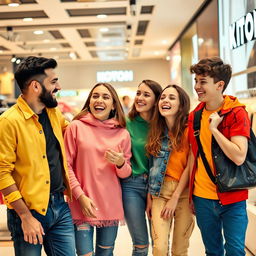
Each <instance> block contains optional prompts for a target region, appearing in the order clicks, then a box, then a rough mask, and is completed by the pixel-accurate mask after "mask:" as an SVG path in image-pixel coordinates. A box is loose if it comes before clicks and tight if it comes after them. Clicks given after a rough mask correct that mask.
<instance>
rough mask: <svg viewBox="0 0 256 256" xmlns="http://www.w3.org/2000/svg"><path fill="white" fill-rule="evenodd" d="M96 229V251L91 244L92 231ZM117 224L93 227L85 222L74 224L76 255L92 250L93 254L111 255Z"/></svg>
mask: <svg viewBox="0 0 256 256" xmlns="http://www.w3.org/2000/svg"><path fill="white" fill-rule="evenodd" d="M94 229H96V246H95V247H96V251H95V254H94V253H93V252H94V246H93V233H94ZM117 230H118V226H111V227H101V228H97V227H93V226H90V225H89V224H87V223H84V224H81V225H75V238H76V253H77V255H78V256H80V255H84V254H87V253H90V252H92V255H95V256H113V251H114V246H115V240H116V236H117Z"/></svg>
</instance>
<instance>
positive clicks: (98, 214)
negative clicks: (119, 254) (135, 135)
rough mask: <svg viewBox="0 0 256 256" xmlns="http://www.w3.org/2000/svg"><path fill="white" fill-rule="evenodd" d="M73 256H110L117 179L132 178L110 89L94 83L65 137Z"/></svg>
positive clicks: (119, 211)
mask: <svg viewBox="0 0 256 256" xmlns="http://www.w3.org/2000/svg"><path fill="white" fill-rule="evenodd" d="M65 143H66V151H67V159H68V166H69V175H70V182H71V188H72V193H73V200H72V201H70V202H69V206H70V209H71V213H72V217H73V220H74V223H75V235H76V249H77V254H78V255H88V256H89V255H94V254H93V251H94V246H93V232H94V229H95V228H96V246H95V247H96V251H95V255H97V256H103V255H104V256H105V255H106V256H111V255H113V250H114V243H115V239H116V236H117V229H118V225H119V223H121V222H123V220H124V212H123V206H122V192H121V187H120V183H119V178H126V177H128V176H129V175H130V174H131V166H130V158H131V141H130V135H129V133H128V131H127V130H126V129H125V118H124V113H123V110H122V107H121V103H120V101H119V99H118V96H117V93H116V91H115V89H114V88H113V87H112V86H111V85H110V84H107V83H99V84H96V85H95V86H94V87H93V88H92V90H91V92H90V94H89V96H88V99H87V100H86V102H85V105H84V107H83V109H82V110H81V112H80V113H79V114H78V115H77V116H76V117H75V118H74V121H72V122H71V124H70V125H69V127H68V128H67V130H66V133H65Z"/></svg>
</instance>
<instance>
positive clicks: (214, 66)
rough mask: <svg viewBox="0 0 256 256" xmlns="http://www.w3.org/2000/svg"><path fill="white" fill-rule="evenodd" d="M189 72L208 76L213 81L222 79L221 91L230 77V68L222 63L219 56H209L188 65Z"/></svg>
mask: <svg viewBox="0 0 256 256" xmlns="http://www.w3.org/2000/svg"><path fill="white" fill-rule="evenodd" d="M190 72H191V73H192V74H196V75H202V76H210V77H212V78H213V81H214V83H217V82H219V81H224V83H225V84H224V87H223V91H222V92H224V91H225V89H226V88H227V86H228V83H229V81H230V78H231V74H232V68H231V66H230V65H228V64H224V63H223V61H222V59H221V58H219V57H211V58H205V59H202V60H200V61H199V62H198V63H197V64H195V65H192V66H191V67H190Z"/></svg>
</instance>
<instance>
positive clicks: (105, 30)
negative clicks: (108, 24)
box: [100, 28, 109, 32]
mask: <svg viewBox="0 0 256 256" xmlns="http://www.w3.org/2000/svg"><path fill="white" fill-rule="evenodd" d="M108 31H109V28H100V32H108Z"/></svg>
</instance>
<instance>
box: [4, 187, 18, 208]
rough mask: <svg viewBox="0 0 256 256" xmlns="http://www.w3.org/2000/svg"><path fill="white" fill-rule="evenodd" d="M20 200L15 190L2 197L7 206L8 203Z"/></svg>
mask: <svg viewBox="0 0 256 256" xmlns="http://www.w3.org/2000/svg"><path fill="white" fill-rule="evenodd" d="M20 198H22V196H21V193H20V191H18V190H16V191H13V192H11V193H10V194H8V195H6V196H4V201H5V203H6V204H7V205H10V203H12V202H14V201H16V200H18V199H20Z"/></svg>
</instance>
